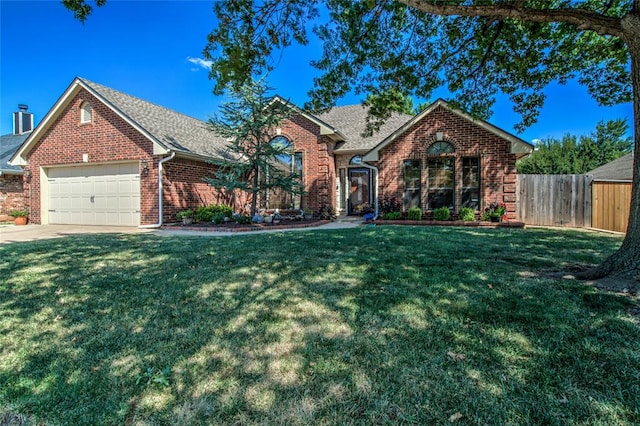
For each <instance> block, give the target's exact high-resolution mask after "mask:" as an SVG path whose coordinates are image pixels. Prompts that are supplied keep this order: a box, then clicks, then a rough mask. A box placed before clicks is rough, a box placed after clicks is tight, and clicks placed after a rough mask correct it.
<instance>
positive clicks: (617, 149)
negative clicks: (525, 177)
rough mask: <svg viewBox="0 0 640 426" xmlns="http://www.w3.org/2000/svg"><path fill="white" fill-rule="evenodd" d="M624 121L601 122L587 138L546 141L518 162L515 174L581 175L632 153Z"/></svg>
mask: <svg viewBox="0 0 640 426" xmlns="http://www.w3.org/2000/svg"><path fill="white" fill-rule="evenodd" d="M628 128H629V126H628V125H627V123H626V121H625V120H611V121H607V122H603V121H601V122H600V123H598V125H597V126H596V130H595V132H593V133H591V134H590V135H587V136H580V138H579V139H578V138H577V137H576V136H572V135H565V136H564V137H563V138H562V140H561V141H558V140H557V139H553V138H549V139H547V140H543V141H541V142H540V143H538V145H537V146H536V150H535V151H534V152H533V153H532V154H531V155H530V156H529V157H527V158H525V159H523V160H520V161H518V163H517V170H518V173H524V174H574V173H575V174H583V173H587V172H588V171H590V170H593V169H595V168H596V167H599V166H602V165H603V164H606V163H608V162H610V161H613V160H615V159H616V158H618V157H621V156H623V155H625V154H628V153H629V152H631V150H632V146H633V143H632V140H631V138H630V137H628V136H627V131H628Z"/></svg>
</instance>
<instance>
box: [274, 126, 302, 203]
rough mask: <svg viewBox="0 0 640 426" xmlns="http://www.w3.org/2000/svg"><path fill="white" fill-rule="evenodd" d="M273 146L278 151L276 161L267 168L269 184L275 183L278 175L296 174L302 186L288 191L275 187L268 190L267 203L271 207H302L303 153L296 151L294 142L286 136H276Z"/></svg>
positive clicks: (275, 156)
mask: <svg viewBox="0 0 640 426" xmlns="http://www.w3.org/2000/svg"><path fill="white" fill-rule="evenodd" d="M271 146H272V147H273V148H274V150H275V151H276V154H275V155H274V161H271V164H270V167H269V168H268V170H267V176H266V179H267V184H274V183H275V182H276V181H277V177H278V176H287V177H289V176H292V175H293V176H295V177H296V178H297V179H298V182H299V184H300V188H296V190H294V191H286V190H283V189H282V188H278V187H274V188H272V189H270V190H269V191H268V192H267V195H266V198H267V199H266V204H267V206H266V207H267V208H270V209H294V208H296V209H297V208H300V203H301V194H300V193H301V192H302V191H301V188H302V153H301V152H295V151H294V147H293V144H292V143H291V141H289V139H287V138H286V137H284V136H276V137H275V138H273V139H272V140H271Z"/></svg>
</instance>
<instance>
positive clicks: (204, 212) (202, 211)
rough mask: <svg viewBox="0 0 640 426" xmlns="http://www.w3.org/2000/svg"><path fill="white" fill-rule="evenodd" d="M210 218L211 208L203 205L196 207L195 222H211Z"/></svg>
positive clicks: (211, 215) (211, 216) (211, 214)
mask: <svg viewBox="0 0 640 426" xmlns="http://www.w3.org/2000/svg"><path fill="white" fill-rule="evenodd" d="M212 218H213V212H212V211H211V208H209V207H205V206H200V207H198V208H196V216H195V219H196V222H211V219H212Z"/></svg>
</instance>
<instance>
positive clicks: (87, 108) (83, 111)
mask: <svg viewBox="0 0 640 426" xmlns="http://www.w3.org/2000/svg"><path fill="white" fill-rule="evenodd" d="M92 119H93V109H92V108H91V105H90V104H89V102H83V103H82V105H80V123H82V124H86V123H91V120H92Z"/></svg>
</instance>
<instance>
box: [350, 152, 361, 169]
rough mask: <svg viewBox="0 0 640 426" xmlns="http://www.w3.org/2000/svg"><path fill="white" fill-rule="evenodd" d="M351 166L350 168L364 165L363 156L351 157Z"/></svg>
mask: <svg viewBox="0 0 640 426" xmlns="http://www.w3.org/2000/svg"><path fill="white" fill-rule="evenodd" d="M349 165H350V166H360V165H362V155H354V156H353V157H351V160H349Z"/></svg>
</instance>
